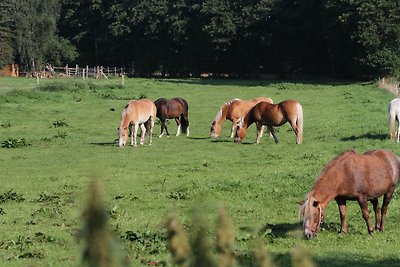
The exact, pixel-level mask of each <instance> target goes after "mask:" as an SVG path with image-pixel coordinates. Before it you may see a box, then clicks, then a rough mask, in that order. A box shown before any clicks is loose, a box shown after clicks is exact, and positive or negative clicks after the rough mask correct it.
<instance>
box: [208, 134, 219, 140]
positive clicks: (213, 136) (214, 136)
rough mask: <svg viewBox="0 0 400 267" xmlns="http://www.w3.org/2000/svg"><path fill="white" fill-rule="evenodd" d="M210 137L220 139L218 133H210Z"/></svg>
mask: <svg viewBox="0 0 400 267" xmlns="http://www.w3.org/2000/svg"><path fill="white" fill-rule="evenodd" d="M210 137H211V138H212V139H216V138H217V137H218V134H216V133H210Z"/></svg>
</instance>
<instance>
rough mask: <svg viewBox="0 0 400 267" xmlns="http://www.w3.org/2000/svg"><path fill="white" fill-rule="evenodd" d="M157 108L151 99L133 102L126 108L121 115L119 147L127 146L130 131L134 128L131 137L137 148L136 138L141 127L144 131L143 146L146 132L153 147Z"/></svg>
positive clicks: (132, 143) (141, 140) (141, 142)
mask: <svg viewBox="0 0 400 267" xmlns="http://www.w3.org/2000/svg"><path fill="white" fill-rule="evenodd" d="M156 113H157V108H156V106H155V105H154V103H153V101H151V100H150V99H141V100H131V101H129V102H128V104H127V105H126V106H125V108H124V110H123V111H122V114H121V123H120V125H119V144H118V146H119V147H122V146H124V145H125V144H126V140H127V139H128V129H129V128H130V126H131V125H133V126H134V133H133V135H131V145H133V146H137V143H136V136H137V131H138V128H139V125H140V127H141V129H142V136H141V138H140V144H141V145H143V143H144V137H145V133H146V130H147V132H148V134H149V144H150V145H151V141H152V133H153V127H154V119H155V117H156ZM146 128H147V129H146Z"/></svg>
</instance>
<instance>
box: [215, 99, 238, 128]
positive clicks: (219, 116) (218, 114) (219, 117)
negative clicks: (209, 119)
mask: <svg viewBox="0 0 400 267" xmlns="http://www.w3.org/2000/svg"><path fill="white" fill-rule="evenodd" d="M240 100H241V99H240V98H234V99H232V100H230V101H228V102H225V103H224V104H222V106H221V107H220V108H219V110H218V112H217V114H216V115H215V118H214V121H215V122H217V121H219V120H220V119H221V118H222V111H223V110H224V108H225V107H227V106H230V105H232V104H233V103H235V102H237V101H240Z"/></svg>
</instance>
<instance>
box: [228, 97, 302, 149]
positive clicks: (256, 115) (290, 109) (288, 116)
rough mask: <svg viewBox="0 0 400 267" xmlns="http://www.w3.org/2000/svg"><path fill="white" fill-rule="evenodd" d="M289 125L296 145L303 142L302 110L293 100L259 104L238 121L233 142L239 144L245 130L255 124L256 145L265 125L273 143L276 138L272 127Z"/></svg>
mask: <svg viewBox="0 0 400 267" xmlns="http://www.w3.org/2000/svg"><path fill="white" fill-rule="evenodd" d="M286 122H289V123H290V126H292V129H293V131H294V133H295V134H296V144H301V143H302V141H303V108H302V107H301V105H300V103H299V102H297V101H295V100H285V101H282V102H280V103H278V104H270V103H268V102H260V103H258V104H257V105H255V106H254V107H253V108H252V109H250V111H249V112H248V113H247V114H246V116H244V117H242V118H240V119H239V121H238V123H237V126H236V130H235V142H237V143H240V142H241V141H242V140H243V139H244V138H245V137H246V131H247V128H248V127H249V126H250V125H251V124H253V123H255V124H256V126H257V138H256V143H257V144H259V143H260V139H261V136H262V133H263V128H262V126H263V125H267V127H268V130H269V131H270V133H271V135H272V137H273V138H274V140H275V143H278V138H277V137H276V135H275V131H274V128H273V127H274V126H281V125H283V124H285V123H286Z"/></svg>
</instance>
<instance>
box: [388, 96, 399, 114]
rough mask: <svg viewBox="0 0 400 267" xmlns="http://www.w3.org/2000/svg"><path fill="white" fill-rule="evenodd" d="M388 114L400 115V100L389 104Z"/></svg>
mask: <svg viewBox="0 0 400 267" xmlns="http://www.w3.org/2000/svg"><path fill="white" fill-rule="evenodd" d="M388 112H389V114H390V113H394V114H400V98H395V99H393V100H391V101H390V102H389V104H388Z"/></svg>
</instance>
